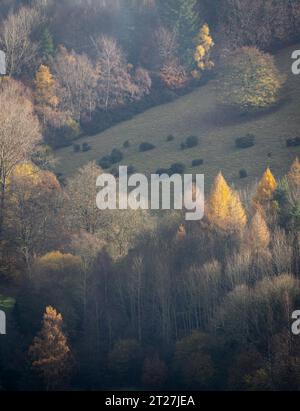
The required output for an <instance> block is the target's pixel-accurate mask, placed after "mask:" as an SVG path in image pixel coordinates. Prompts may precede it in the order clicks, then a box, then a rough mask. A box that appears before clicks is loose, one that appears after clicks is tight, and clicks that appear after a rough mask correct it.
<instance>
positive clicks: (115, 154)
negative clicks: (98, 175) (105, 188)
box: [98, 148, 124, 170]
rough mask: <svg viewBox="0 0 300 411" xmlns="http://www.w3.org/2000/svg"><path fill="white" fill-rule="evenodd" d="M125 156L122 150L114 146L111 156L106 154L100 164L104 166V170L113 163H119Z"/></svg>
mask: <svg viewBox="0 0 300 411" xmlns="http://www.w3.org/2000/svg"><path fill="white" fill-rule="evenodd" d="M123 158H124V156H123V153H122V151H120V150H118V149H117V148H114V149H113V150H112V152H111V154H110V155H109V156H104V157H102V158H101V160H99V161H98V165H99V166H100V167H101V168H103V170H107V169H108V168H110V167H111V166H112V165H113V164H117V163H119V162H120V161H122V160H123Z"/></svg>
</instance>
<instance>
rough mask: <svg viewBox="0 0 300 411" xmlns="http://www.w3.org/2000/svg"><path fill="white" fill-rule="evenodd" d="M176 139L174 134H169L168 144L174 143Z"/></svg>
mask: <svg viewBox="0 0 300 411" xmlns="http://www.w3.org/2000/svg"><path fill="white" fill-rule="evenodd" d="M174 140H175V137H174V136H173V134H169V135H168V137H167V142H168V143H170V142H171V141H174Z"/></svg>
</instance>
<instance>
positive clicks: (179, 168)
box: [170, 163, 185, 174]
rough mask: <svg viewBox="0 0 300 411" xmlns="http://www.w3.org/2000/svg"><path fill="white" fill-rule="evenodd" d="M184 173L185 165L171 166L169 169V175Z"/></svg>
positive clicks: (176, 164)
mask: <svg viewBox="0 0 300 411" xmlns="http://www.w3.org/2000/svg"><path fill="white" fill-rule="evenodd" d="M184 171H185V165H184V164H182V163H175V164H172V165H171V167H170V174H183V173H184Z"/></svg>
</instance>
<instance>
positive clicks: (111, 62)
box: [92, 36, 138, 111]
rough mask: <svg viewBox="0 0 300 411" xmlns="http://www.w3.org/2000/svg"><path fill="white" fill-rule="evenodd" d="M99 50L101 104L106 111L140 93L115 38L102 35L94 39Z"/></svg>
mask: <svg viewBox="0 0 300 411" xmlns="http://www.w3.org/2000/svg"><path fill="white" fill-rule="evenodd" d="M92 42H93V44H94V46H95V48H96V50H97V53H98V58H99V67H100V72H101V75H100V79H99V84H98V92H99V105H100V107H103V108H104V109H105V110H106V111H107V110H108V109H109V108H111V107H115V106H118V105H122V104H124V103H125V101H126V100H130V99H133V98H134V96H135V95H136V94H138V87H137V85H136V84H134V82H133V81H132V78H131V75H130V72H129V68H128V65H127V63H126V60H125V57H124V55H123V52H122V50H121V48H120V47H119V46H118V44H117V42H116V40H115V39H113V38H111V37H107V36H101V37H100V38H98V39H97V40H94V39H92Z"/></svg>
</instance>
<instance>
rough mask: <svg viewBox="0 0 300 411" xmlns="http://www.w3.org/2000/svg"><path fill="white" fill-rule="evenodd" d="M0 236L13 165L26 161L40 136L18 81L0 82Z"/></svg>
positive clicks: (30, 105)
mask: <svg viewBox="0 0 300 411" xmlns="http://www.w3.org/2000/svg"><path fill="white" fill-rule="evenodd" d="M0 107H1V110H0V238H1V234H2V231H3V219H4V207H5V194H6V191H7V186H8V179H9V177H10V176H11V174H12V173H13V171H14V169H15V167H16V166H17V165H18V164H20V163H22V162H24V161H26V160H27V159H28V158H29V157H30V155H31V154H32V153H33V151H34V149H35V146H36V144H37V143H38V142H39V140H40V131H39V122H38V119H37V117H36V116H35V115H34V111H33V105H32V102H31V101H30V100H29V98H28V96H27V95H26V90H25V88H24V87H22V86H21V85H20V84H19V83H17V82H15V81H13V80H11V79H10V80H8V81H3V83H2V84H1V86H0Z"/></svg>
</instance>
